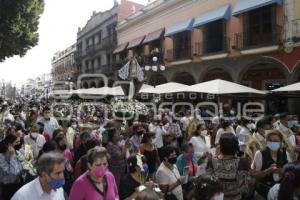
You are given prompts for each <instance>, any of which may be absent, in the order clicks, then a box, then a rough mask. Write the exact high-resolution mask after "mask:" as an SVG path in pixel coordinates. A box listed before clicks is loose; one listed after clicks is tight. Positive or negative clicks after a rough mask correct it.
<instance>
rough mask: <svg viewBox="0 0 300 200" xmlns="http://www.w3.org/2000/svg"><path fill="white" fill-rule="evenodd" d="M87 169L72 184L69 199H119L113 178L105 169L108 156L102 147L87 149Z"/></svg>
mask: <svg viewBox="0 0 300 200" xmlns="http://www.w3.org/2000/svg"><path fill="white" fill-rule="evenodd" d="M87 158H88V171H87V172H86V173H84V174H83V175H81V176H80V177H79V178H78V179H77V180H76V181H75V182H74V184H73V186H72V189H71V192H70V196H69V199H71V200H86V199H88V200H104V199H105V200H116V199H119V194H118V189H117V185H116V182H115V178H114V176H113V174H112V173H110V172H109V171H108V169H107V167H108V162H107V160H108V156H107V151H106V149H105V148H104V147H95V148H93V149H91V150H89V151H88V155H87Z"/></svg>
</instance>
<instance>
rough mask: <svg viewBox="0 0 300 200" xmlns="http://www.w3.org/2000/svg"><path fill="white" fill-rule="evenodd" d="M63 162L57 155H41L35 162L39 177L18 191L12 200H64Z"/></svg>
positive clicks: (63, 159)
mask: <svg viewBox="0 0 300 200" xmlns="http://www.w3.org/2000/svg"><path fill="white" fill-rule="evenodd" d="M64 162H65V158H64V157H63V155H61V154H59V153H53V152H51V153H46V154H43V155H42V156H41V157H40V158H39V160H38V162H37V173H38V175H39V176H38V177H37V178H36V179H34V180H33V181H31V182H29V183H28V184H26V185H24V186H23V187H22V188H21V189H19V190H18V191H17V192H16V193H15V195H14V196H13V197H12V200H28V199H30V200H64V199H65V198H64V191H63V189H62V186H63V185H64V183H65V179H64V169H65V167H64Z"/></svg>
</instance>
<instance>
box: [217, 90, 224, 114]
mask: <svg viewBox="0 0 300 200" xmlns="http://www.w3.org/2000/svg"><path fill="white" fill-rule="evenodd" d="M221 109H223V108H221V107H220V95H219V94H218V110H219V117H220V116H221Z"/></svg>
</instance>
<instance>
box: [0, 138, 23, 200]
mask: <svg viewBox="0 0 300 200" xmlns="http://www.w3.org/2000/svg"><path fill="white" fill-rule="evenodd" d="M19 144H20V138H18V137H17V136H15V135H14V134H9V135H7V136H6V137H5V138H4V140H3V141H1V143H0V147H1V149H0V184H1V186H2V196H1V195H0V199H1V200H2V199H3V200H9V199H10V198H11V197H12V196H13V194H14V193H15V192H16V191H17V190H18V189H19V188H20V187H21V186H22V178H21V172H22V170H23V168H22V164H21V162H20V161H19V160H18V159H17V156H16V148H17V146H19Z"/></svg>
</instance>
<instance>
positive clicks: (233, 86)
mask: <svg viewBox="0 0 300 200" xmlns="http://www.w3.org/2000/svg"><path fill="white" fill-rule="evenodd" d="M173 92H197V93H208V94H238V93H250V94H266V93H267V92H265V91H260V90H256V89H253V88H250V87H246V86H243V85H240V84H237V83H233V82H230V81H224V80H221V79H216V80H212V81H207V82H203V83H199V84H196V85H192V86H188V87H184V88H179V89H176V90H174V91H173Z"/></svg>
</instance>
